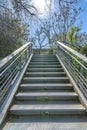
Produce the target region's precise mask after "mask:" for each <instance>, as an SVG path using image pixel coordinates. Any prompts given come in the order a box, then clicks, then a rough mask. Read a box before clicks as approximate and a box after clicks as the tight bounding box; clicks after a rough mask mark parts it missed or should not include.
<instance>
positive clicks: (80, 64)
mask: <svg viewBox="0 0 87 130" xmlns="http://www.w3.org/2000/svg"><path fill="white" fill-rule="evenodd" d="M57 54H58V56H59V58H60V59H61V61H62V63H63V64H64V66H65V67H66V69H67V70H68V72H69V73H70V74H71V76H72V77H73V79H74V81H75V82H76V84H77V86H78V87H79V89H80V90H81V91H82V92H83V94H84V96H85V97H86V98H87V57H85V56H83V55H81V54H80V53H78V52H76V51H75V50H73V49H71V48H70V47H68V46H66V45H64V44H63V43H61V42H57Z"/></svg>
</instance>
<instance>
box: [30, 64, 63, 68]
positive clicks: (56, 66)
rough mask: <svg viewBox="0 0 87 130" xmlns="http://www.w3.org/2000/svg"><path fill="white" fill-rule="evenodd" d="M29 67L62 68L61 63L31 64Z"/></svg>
mask: <svg viewBox="0 0 87 130" xmlns="http://www.w3.org/2000/svg"><path fill="white" fill-rule="evenodd" d="M28 67H29V68H62V66H61V65H29V66H28Z"/></svg>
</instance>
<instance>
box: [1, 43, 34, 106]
mask: <svg viewBox="0 0 87 130" xmlns="http://www.w3.org/2000/svg"><path fill="white" fill-rule="evenodd" d="M31 53H32V43H27V44H25V45H23V46H22V47H20V48H19V49H17V50H16V51H14V52H13V53H12V54H10V55H9V56H7V57H6V58H4V59H3V60H1V61H0V106H2V104H3V102H4V100H5V98H6V96H7V94H8V92H9V90H10V89H11V88H12V86H13V85H14V83H15V82H16V79H18V76H19V74H20V73H21V71H22V70H23V68H24V66H25V64H26V63H27V61H28V59H29V57H30V55H31Z"/></svg>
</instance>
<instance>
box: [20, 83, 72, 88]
mask: <svg viewBox="0 0 87 130" xmlns="http://www.w3.org/2000/svg"><path fill="white" fill-rule="evenodd" d="M25 85H26V86H35V87H38V86H41V87H42V86H43V87H44V86H54V87H55V86H65V87H66V86H72V84H63V83H61V84H59V83H58V84H57V83H55V84H50V83H49V84H48V83H43V84H38V83H37V84H30V83H29V84H28V83H27V84H21V85H20V86H25Z"/></svg>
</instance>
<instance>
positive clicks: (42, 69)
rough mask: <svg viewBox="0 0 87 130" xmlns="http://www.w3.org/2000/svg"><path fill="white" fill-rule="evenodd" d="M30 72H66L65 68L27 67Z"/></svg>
mask: <svg viewBox="0 0 87 130" xmlns="http://www.w3.org/2000/svg"><path fill="white" fill-rule="evenodd" d="M27 71H29V72H64V69H63V68H27Z"/></svg>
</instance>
